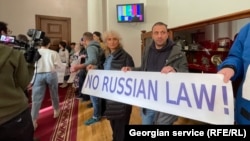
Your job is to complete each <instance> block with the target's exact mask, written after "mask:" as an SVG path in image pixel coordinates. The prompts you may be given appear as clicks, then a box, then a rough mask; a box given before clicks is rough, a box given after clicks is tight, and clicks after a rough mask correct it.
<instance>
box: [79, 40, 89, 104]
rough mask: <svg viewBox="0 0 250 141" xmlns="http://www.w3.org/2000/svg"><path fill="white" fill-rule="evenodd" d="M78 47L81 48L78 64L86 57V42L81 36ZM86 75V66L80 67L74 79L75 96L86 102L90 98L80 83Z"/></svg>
mask: <svg viewBox="0 0 250 141" xmlns="http://www.w3.org/2000/svg"><path fill="white" fill-rule="evenodd" d="M80 47H81V50H80V52H79V57H80V64H84V63H85V61H86V57H87V51H86V42H84V39H83V38H81V41H80ZM86 75H87V70H86V68H83V69H80V71H79V73H77V76H76V80H78V95H77V97H76V98H77V99H79V100H81V101H83V102H87V101H89V100H90V96H89V95H86V94H83V93H82V85H83V83H84V80H85V78H86ZM77 78H78V79H77ZM88 107H92V103H89V104H88Z"/></svg>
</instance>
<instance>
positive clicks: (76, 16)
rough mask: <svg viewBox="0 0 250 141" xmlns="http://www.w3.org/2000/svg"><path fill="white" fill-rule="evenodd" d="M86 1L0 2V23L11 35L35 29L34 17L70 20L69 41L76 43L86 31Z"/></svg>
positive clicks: (24, 0) (3, 0) (10, 0)
mask: <svg viewBox="0 0 250 141" xmlns="http://www.w3.org/2000/svg"><path fill="white" fill-rule="evenodd" d="M86 1H87V0H1V1H0V21H5V22H7V23H8V27H9V28H10V29H11V30H12V31H13V33H12V34H13V35H17V34H21V33H22V34H26V33H27V31H28V29H30V28H35V15H36V14H39V15H47V16H58V17H69V18H71V35H72V37H71V40H72V41H75V42H78V41H79V40H80V37H81V36H82V33H83V32H85V31H86V30H87V20H86V19H87V18H86V17H87V12H86Z"/></svg>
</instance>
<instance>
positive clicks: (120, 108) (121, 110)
mask: <svg viewBox="0 0 250 141" xmlns="http://www.w3.org/2000/svg"><path fill="white" fill-rule="evenodd" d="M104 41H105V44H106V46H107V49H108V51H109V54H108V55H107V56H106V60H105V62H104V64H103V65H104V70H121V68H122V67H134V61H133V58H132V57H131V55H130V54H128V53H127V52H126V51H125V50H124V49H123V46H122V44H121V37H120V35H119V34H118V33H117V32H116V31H107V32H106V33H105V34H104ZM94 68H96V66H93V65H89V66H88V67H87V69H94ZM105 103H106V105H105V107H106V108H105V111H104V116H105V117H107V119H108V120H109V121H110V125H111V128H112V132H113V141H125V125H128V124H129V121H130V114H131V111H132V105H128V104H124V103H120V102H115V101H111V100H106V102H105Z"/></svg>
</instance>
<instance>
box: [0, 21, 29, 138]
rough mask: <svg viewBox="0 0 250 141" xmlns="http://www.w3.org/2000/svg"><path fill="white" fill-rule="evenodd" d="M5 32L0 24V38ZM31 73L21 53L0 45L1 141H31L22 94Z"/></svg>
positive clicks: (27, 114) (2, 24)
mask: <svg viewBox="0 0 250 141" xmlns="http://www.w3.org/2000/svg"><path fill="white" fill-rule="evenodd" d="M7 30H8V27H7V23H5V22H2V21H0V36H1V35H7ZM29 70H30V71H29ZM33 71H34V68H33V65H32V64H28V63H27V62H26V60H25V58H24V55H23V52H20V51H19V50H15V49H13V48H12V47H11V46H10V45H6V44H3V43H0V80H1V81H0V85H1V91H0V140H1V141H33V136H34V127H33V124H32V119H31V115H30V108H29V103H28V98H27V97H26V95H25V93H24V91H25V90H26V89H27V86H28V84H29V82H30V81H31V78H32V74H33Z"/></svg>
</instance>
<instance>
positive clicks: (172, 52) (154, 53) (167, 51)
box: [122, 22, 188, 125]
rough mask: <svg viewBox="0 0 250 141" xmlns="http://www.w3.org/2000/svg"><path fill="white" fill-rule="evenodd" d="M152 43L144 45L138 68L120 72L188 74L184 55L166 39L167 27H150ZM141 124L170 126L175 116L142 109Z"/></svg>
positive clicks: (125, 68)
mask: <svg viewBox="0 0 250 141" xmlns="http://www.w3.org/2000/svg"><path fill="white" fill-rule="evenodd" d="M152 39H153V41H152V42H151V43H150V44H148V45H146V47H145V49H144V53H143V58H142V63H141V66H140V67H136V68H131V67H123V68H122V71H129V70H137V71H149V72H150V71H151V72H161V73H166V74H167V73H170V72H188V63H187V58H186V55H185V54H183V53H182V52H181V50H180V49H179V46H177V45H176V44H175V43H174V42H173V41H172V40H171V39H169V38H168V29H167V25H166V24H165V23H163V22H156V23H155V24H154V25H153V27H152ZM166 108H167V107H166ZM141 115H142V124H143V125H151V124H165V125H172V124H173V123H174V122H175V121H176V120H177V116H175V115H171V114H168V113H162V112H157V111H155V110H152V109H147V108H142V109H141Z"/></svg>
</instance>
